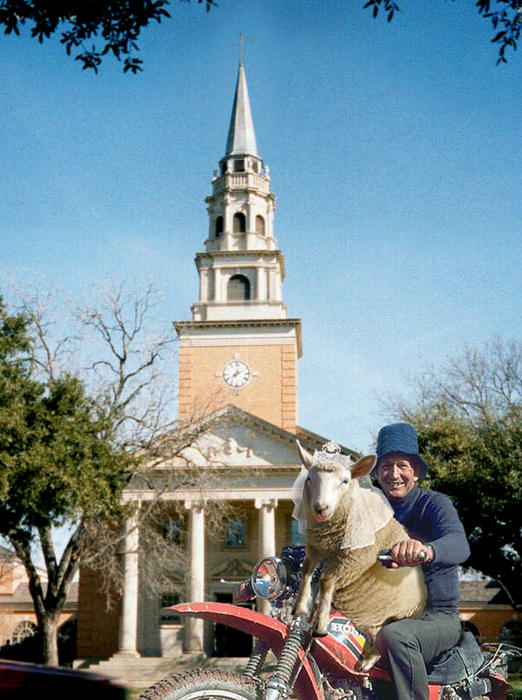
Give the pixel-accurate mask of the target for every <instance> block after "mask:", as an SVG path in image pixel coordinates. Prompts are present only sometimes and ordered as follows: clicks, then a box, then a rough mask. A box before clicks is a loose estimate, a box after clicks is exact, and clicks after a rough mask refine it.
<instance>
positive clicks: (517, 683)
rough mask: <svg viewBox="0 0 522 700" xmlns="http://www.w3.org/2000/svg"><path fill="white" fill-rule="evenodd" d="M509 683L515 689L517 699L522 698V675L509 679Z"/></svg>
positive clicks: (518, 674) (514, 675)
mask: <svg viewBox="0 0 522 700" xmlns="http://www.w3.org/2000/svg"><path fill="white" fill-rule="evenodd" d="M508 681H509V682H510V683H511V685H512V686H513V688H514V689H515V697H517V698H522V673H516V674H513V675H512V676H510V677H509V678H508Z"/></svg>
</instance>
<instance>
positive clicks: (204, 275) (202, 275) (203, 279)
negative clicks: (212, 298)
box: [199, 267, 208, 301]
mask: <svg viewBox="0 0 522 700" xmlns="http://www.w3.org/2000/svg"><path fill="white" fill-rule="evenodd" d="M199 300H200V301H208V267H203V268H201V269H200V271H199Z"/></svg>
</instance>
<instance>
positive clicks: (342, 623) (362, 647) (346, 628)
mask: <svg viewBox="0 0 522 700" xmlns="http://www.w3.org/2000/svg"><path fill="white" fill-rule="evenodd" d="M328 632H329V634H331V635H332V637H334V638H335V639H336V640H337V641H338V642H339V643H340V644H342V645H343V646H344V647H346V649H348V651H349V652H350V653H351V654H352V655H353V656H354V657H355V660H356V661H360V660H361V659H362V658H363V657H364V656H365V654H366V652H367V651H368V650H369V648H370V647H371V646H372V639H371V637H370V635H369V634H367V633H366V632H363V631H362V630H360V629H357V627H355V625H354V624H353V623H352V622H350V620H347V619H346V618H345V617H332V618H330V622H329V624H328Z"/></svg>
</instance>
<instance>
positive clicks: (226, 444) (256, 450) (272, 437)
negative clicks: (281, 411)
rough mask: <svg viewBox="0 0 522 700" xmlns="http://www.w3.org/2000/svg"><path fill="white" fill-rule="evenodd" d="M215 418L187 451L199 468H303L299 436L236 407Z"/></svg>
mask: <svg viewBox="0 0 522 700" xmlns="http://www.w3.org/2000/svg"><path fill="white" fill-rule="evenodd" d="M228 409H229V410H227V409H225V410H224V411H223V412H222V413H221V415H219V414H218V415H217V416H216V415H215V416H213V419H212V420H211V421H209V425H208V428H207V429H206V430H205V431H203V432H201V433H200V435H199V436H198V437H197V439H196V440H195V441H194V443H193V444H192V445H191V446H190V447H187V448H185V449H184V450H183V453H182V454H183V458H184V459H185V460H188V461H189V462H191V463H192V464H194V465H196V466H216V467H223V466H231V467H253V468H254V467H268V466H290V467H296V466H298V464H299V457H298V454H297V448H296V436H295V435H294V434H293V433H289V432H287V431H285V430H282V429H281V428H279V427H277V426H275V425H272V424H270V423H267V422H266V421H262V420H261V419H258V418H257V417H256V416H252V414H249V413H246V412H245V411H241V410H240V409H237V408H235V407H228Z"/></svg>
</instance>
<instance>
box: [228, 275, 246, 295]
mask: <svg viewBox="0 0 522 700" xmlns="http://www.w3.org/2000/svg"><path fill="white" fill-rule="evenodd" d="M248 299H250V282H249V280H248V278H247V277H245V276H244V275H232V277H231V278H230V279H229V280H228V285H227V300H228V301H247V300H248Z"/></svg>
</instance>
